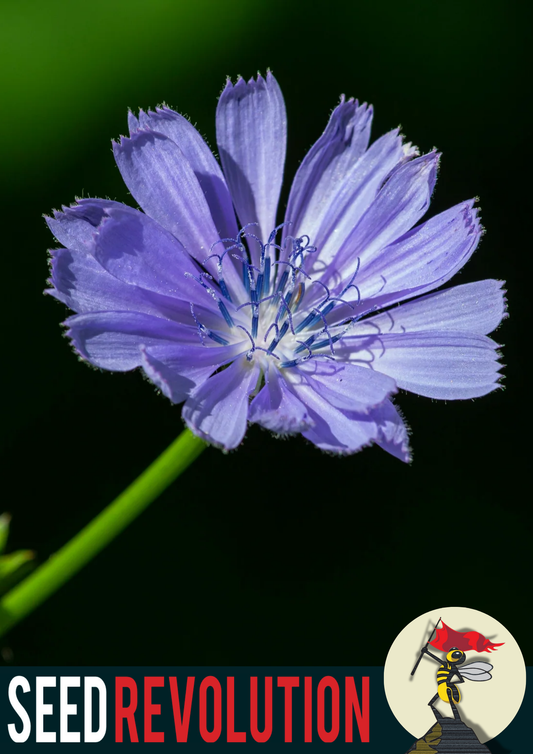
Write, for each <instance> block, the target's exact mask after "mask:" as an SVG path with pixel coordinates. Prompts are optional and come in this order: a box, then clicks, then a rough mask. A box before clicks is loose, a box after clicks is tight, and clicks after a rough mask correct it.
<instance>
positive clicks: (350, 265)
mask: <svg viewBox="0 0 533 754" xmlns="http://www.w3.org/2000/svg"><path fill="white" fill-rule="evenodd" d="M438 158H439V155H437V154H436V153H435V152H431V153H429V154H427V155H423V156H422V157H418V158H416V159H414V160H410V161H408V162H407V163H406V164H404V165H402V166H401V167H399V168H398V169H397V170H395V171H393V173H392V175H391V177H390V178H389V179H388V180H387V181H386V182H385V184H384V185H383V186H382V188H381V189H380V191H379V193H378V195H377V196H376V199H375V201H374V202H373V203H372V204H371V205H370V207H369V208H368V210H367V212H365V214H364V215H363V217H362V218H361V220H360V221H359V222H358V223H357V225H356V226H355V227H354V228H353V229H352V231H351V233H350V234H349V236H348V237H347V238H346V241H345V242H344V244H343V245H342V248H341V249H340V250H339V252H338V253H337V255H336V256H335V260H334V264H333V265H331V269H330V270H328V271H327V273H326V274H325V275H324V276H323V278H322V279H323V280H324V282H326V283H327V282H328V279H330V278H332V277H333V276H334V275H335V273H337V272H340V273H341V274H342V277H343V279H344V280H347V279H349V278H350V277H351V275H352V274H353V273H354V272H355V270H356V269H357V268H358V267H359V265H360V268H361V270H364V269H365V267H366V266H367V265H369V263H370V260H372V259H373V258H374V257H375V256H376V255H377V254H378V253H379V252H380V251H381V250H382V249H383V248H384V247H385V246H388V245H389V244H391V243H393V242H394V241H396V240H397V239H398V238H400V236H402V235H403V234H404V233H407V231H408V230H410V229H411V228H412V227H413V225H415V223H417V222H418V220H420V218H421V217H422V216H423V215H424V214H425V212H426V211H427V209H428V207H429V203H430V199H431V193H432V191H433V187H434V185H435V178H436V172H437V165H438Z"/></svg>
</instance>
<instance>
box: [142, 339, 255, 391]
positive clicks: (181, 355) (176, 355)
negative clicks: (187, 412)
mask: <svg viewBox="0 0 533 754" xmlns="http://www.w3.org/2000/svg"><path fill="white" fill-rule="evenodd" d="M243 350H244V348H243V345H242V344H236V345H231V346H212V347H209V348H208V347H205V348H203V347H202V346H190V345H186V346H183V345H176V344H168V343H167V344H164V345H159V346H150V347H148V348H147V347H145V346H141V352H142V367H143V369H144V371H145V373H146V375H147V377H149V378H150V379H151V380H152V382H154V383H155V384H156V385H157V387H158V388H159V389H160V390H161V392H162V393H163V394H164V395H166V397H167V398H170V400H171V401H172V402H173V403H182V402H183V401H184V400H186V399H187V398H188V396H189V395H190V394H191V392H192V391H193V390H194V389H195V388H196V387H197V386H198V385H201V384H202V383H204V382H205V381H206V380H207V379H208V377H210V376H211V374H213V372H214V371H215V370H216V369H218V368H219V367H221V366H224V365H225V364H227V363H229V362H230V361H232V360H233V359H234V358H235V357H236V356H238V355H239V354H240V353H242V352H243Z"/></svg>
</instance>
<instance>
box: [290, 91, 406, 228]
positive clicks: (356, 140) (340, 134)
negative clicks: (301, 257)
mask: <svg viewBox="0 0 533 754" xmlns="http://www.w3.org/2000/svg"><path fill="white" fill-rule="evenodd" d="M371 125H372V108H371V107H367V105H366V104H364V105H359V104H358V102H357V101H354V100H353V99H350V100H348V101H347V102H346V101H345V100H344V97H342V98H341V102H340V104H339V105H338V106H337V107H336V108H335V110H334V111H333V113H332V114H331V117H330V120H329V123H328V125H327V126H326V130H325V131H324V133H323V134H322V136H320V138H319V139H318V141H317V142H316V143H315V144H314V145H313V146H312V147H311V149H310V150H309V152H308V153H307V154H306V156H305V157H304V159H303V161H302V164H301V165H300V167H299V168H298V172H297V173H296V176H295V178H294V181H293V184H292V187H291V193H290V196H289V202H288V205H287V212H286V220H287V221H290V223H291V225H290V226H289V227H286V228H285V229H284V235H285V236H286V235H287V234H289V235H292V236H296V237H297V236H300V235H302V234H308V235H310V236H311V238H312V239H313V242H314V241H315V240H316V239H315V233H316V231H318V229H319V228H320V224H321V222H322V220H323V219H324V216H325V214H326V213H327V212H328V210H329V209H330V207H331V204H332V202H333V201H335V199H336V197H337V195H338V194H339V191H340V190H341V187H342V186H343V184H345V183H347V182H349V181H350V179H351V177H352V173H353V172H354V167H355V165H356V163H357V161H358V160H359V158H360V157H361V156H362V155H363V154H364V152H365V151H366V148H367V146H368V141H369V139H370V128H371ZM398 155H399V151H398ZM389 169H390V168H389ZM363 171H364V168H363Z"/></svg>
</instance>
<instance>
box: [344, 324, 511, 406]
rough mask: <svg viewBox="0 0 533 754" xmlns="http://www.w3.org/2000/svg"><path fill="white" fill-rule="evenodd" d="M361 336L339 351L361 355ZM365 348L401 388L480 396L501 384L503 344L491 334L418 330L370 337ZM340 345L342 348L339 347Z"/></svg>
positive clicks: (379, 368)
mask: <svg viewBox="0 0 533 754" xmlns="http://www.w3.org/2000/svg"><path fill="white" fill-rule="evenodd" d="M355 341H356V339H355V338H354V339H350V343H349V344H348V343H347V344H346V345H345V346H343V349H342V351H341V353H340V354H339V355H342V354H343V353H344V354H345V355H346V354H347V350H348V348H349V347H351V349H352V351H351V355H350V358H352V359H357V358H358V352H357V350H356V342H355ZM361 346H362V347H363V348H366V349H367V353H368V351H371V352H372V353H373V354H374V357H375V358H374V360H373V362H372V368H373V369H374V370H376V371H380V372H383V373H384V374H388V375H389V376H391V377H392V378H393V379H395V380H396V382H397V384H398V387H400V388H403V389H404V390H409V391H410V392H412V393H418V394H419V395H425V396H427V397H429V398H440V399H443V400H455V399H459V398H476V397H478V396H481V395H485V394H486V393H490V392H491V391H492V390H494V389H496V388H497V387H499V384H498V380H499V378H500V375H499V373H498V372H499V369H500V364H499V363H498V352H497V350H496V349H497V348H498V345H497V344H496V343H495V342H494V341H493V340H491V339H490V338H487V337H486V336H485V335H473V334H467V333H462V332H414V333H404V334H401V335H400V334H398V335H396V334H385V335H380V336H375V337H374V338H373V339H371V338H368V339H367V340H365V342H364V344H361ZM339 350H340V349H339Z"/></svg>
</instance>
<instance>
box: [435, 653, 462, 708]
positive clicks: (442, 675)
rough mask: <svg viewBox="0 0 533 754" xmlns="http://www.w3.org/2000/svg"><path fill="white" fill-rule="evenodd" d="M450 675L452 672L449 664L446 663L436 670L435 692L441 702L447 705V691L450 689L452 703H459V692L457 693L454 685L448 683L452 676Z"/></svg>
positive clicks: (448, 701)
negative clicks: (436, 691)
mask: <svg viewBox="0 0 533 754" xmlns="http://www.w3.org/2000/svg"><path fill="white" fill-rule="evenodd" d="M452 674H453V671H452V666H451V663H449V662H447V663H446V664H443V665H441V666H440V668H439V669H438V670H437V684H438V685H437V690H438V692H439V697H440V698H441V699H442V701H443V702H446V703H447V704H449V703H450V700H449V698H448V689H450V690H451V692H452V696H453V701H454V702H455V703H456V704H459V702H460V701H461V692H460V691H459V689H458V688H457V686H456V685H455V683H450V677H451V676H452Z"/></svg>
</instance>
